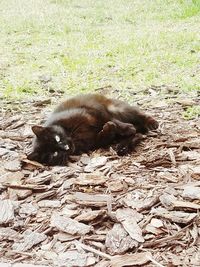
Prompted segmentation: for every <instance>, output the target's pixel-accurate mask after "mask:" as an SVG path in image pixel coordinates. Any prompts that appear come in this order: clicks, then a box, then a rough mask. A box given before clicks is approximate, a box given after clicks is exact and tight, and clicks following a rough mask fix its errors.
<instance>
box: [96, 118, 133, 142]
mask: <svg viewBox="0 0 200 267" xmlns="http://www.w3.org/2000/svg"><path fill="white" fill-rule="evenodd" d="M135 133H136V129H135V127H134V126H133V125H132V124H130V123H125V122H121V121H119V120H113V121H108V122H106V123H105V124H104V126H103V129H102V130H101V131H100V132H99V133H98V137H97V140H98V143H99V146H101V147H102V146H107V145H110V144H112V143H113V142H114V141H117V140H119V139H120V140H121V139H122V138H131V139H132V138H133V137H134V136H135Z"/></svg>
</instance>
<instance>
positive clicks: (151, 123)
mask: <svg viewBox="0 0 200 267" xmlns="http://www.w3.org/2000/svg"><path fill="white" fill-rule="evenodd" d="M158 126H159V123H158V122H157V121H156V120H155V119H154V118H153V117H148V118H147V120H146V127H147V128H148V129H149V130H156V129H157V128H158Z"/></svg>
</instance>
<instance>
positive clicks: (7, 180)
mask: <svg viewBox="0 0 200 267" xmlns="http://www.w3.org/2000/svg"><path fill="white" fill-rule="evenodd" d="M162 89H163V90H167V88H162ZM102 90H103V89H102ZM160 90H161V88H160ZM158 91H159V88H157V89H156V92H158ZM102 92H103V91H102ZM149 92H150V93H149V94H150V95H147V96H146V97H142V98H138V103H140V105H143V106H145V107H146V109H147V110H148V111H149V112H150V113H151V114H152V115H154V116H155V117H156V118H158V120H159V122H160V128H159V130H158V131H157V132H152V133H149V135H148V137H147V138H146V139H145V140H144V142H143V143H142V144H141V145H140V146H138V147H137V149H136V151H135V152H134V153H132V154H131V155H129V156H126V157H121V158H119V157H118V156H117V155H116V154H115V152H114V151H113V150H112V149H110V150H104V151H101V150H99V151H95V152H93V153H91V154H90V155H86V154H85V155H82V156H80V157H74V158H73V159H72V162H71V163H69V165H68V166H66V167H51V168H50V167H45V166H42V165H40V164H36V163H34V162H30V161H28V160H26V156H25V154H26V153H27V152H28V151H29V149H30V145H31V137H32V133H31V131H30V127H31V125H32V124H35V123H36V122H39V121H40V120H41V119H42V118H45V116H46V115H47V114H48V112H49V111H50V110H51V106H50V105H48V104H49V102H50V101H49V100H48V99H47V100H44V101H41V100H40V99H34V100H33V101H32V102H30V101H25V100H24V101H23V102H22V101H21V102H17V101H16V102H12V104H9V103H8V102H2V103H1V104H3V107H5V110H4V108H2V112H1V117H0V129H1V130H0V157H1V162H2V163H1V167H0V168H1V169H0V192H1V194H0V211H1V212H0V247H1V250H0V257H1V261H4V262H12V263H17V262H20V263H32V264H43V265H47V266H114V267H116V266H128V265H130V266H135V265H137V266H140V265H145V266H170V267H172V266H199V262H200V250H199V246H200V238H199V235H200V232H199V231H200V228H199V225H200V218H199V209H200V167H199V166H200V146H199V143H200V128H199V125H200V124H199V119H198V118H196V119H193V120H190V121H185V120H183V119H182V114H183V111H184V109H185V107H187V106H188V105H189V106H190V105H194V104H196V105H198V104H199V102H198V101H199V98H198V97H197V96H196V97H195V98H194V99H185V98H184V97H183V98H181V97H179V99H176V98H172V99H171V101H170V103H169V102H168V101H166V98H167V94H165V97H163V99H161V96H159V97H156V92H155V88H154V89H153V88H151V89H150V91H149ZM151 94H153V95H154V96H153V97H152V95H151ZM152 98H153V99H154V106H153V107H151V108H148V107H147V103H150V101H151V100H152ZM52 99H53V98H52ZM53 100H54V102H57V101H56V100H55V99H53ZM9 107H10V110H9ZM11 107H12V108H11ZM19 110H20V112H19ZM16 267H17V265H16Z"/></svg>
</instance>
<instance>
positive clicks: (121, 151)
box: [116, 144, 129, 156]
mask: <svg viewBox="0 0 200 267" xmlns="http://www.w3.org/2000/svg"><path fill="white" fill-rule="evenodd" d="M116 152H117V155H119V156H124V155H126V154H128V152H129V147H128V145H125V144H118V145H117V146H116Z"/></svg>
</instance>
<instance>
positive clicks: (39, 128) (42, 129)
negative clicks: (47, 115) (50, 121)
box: [32, 125, 46, 137]
mask: <svg viewBox="0 0 200 267" xmlns="http://www.w3.org/2000/svg"><path fill="white" fill-rule="evenodd" d="M45 129H46V128H45V127H43V126H39V125H34V126H32V131H33V133H34V134H35V135H36V136H37V137H40V136H41V135H42V134H44V132H45Z"/></svg>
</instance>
